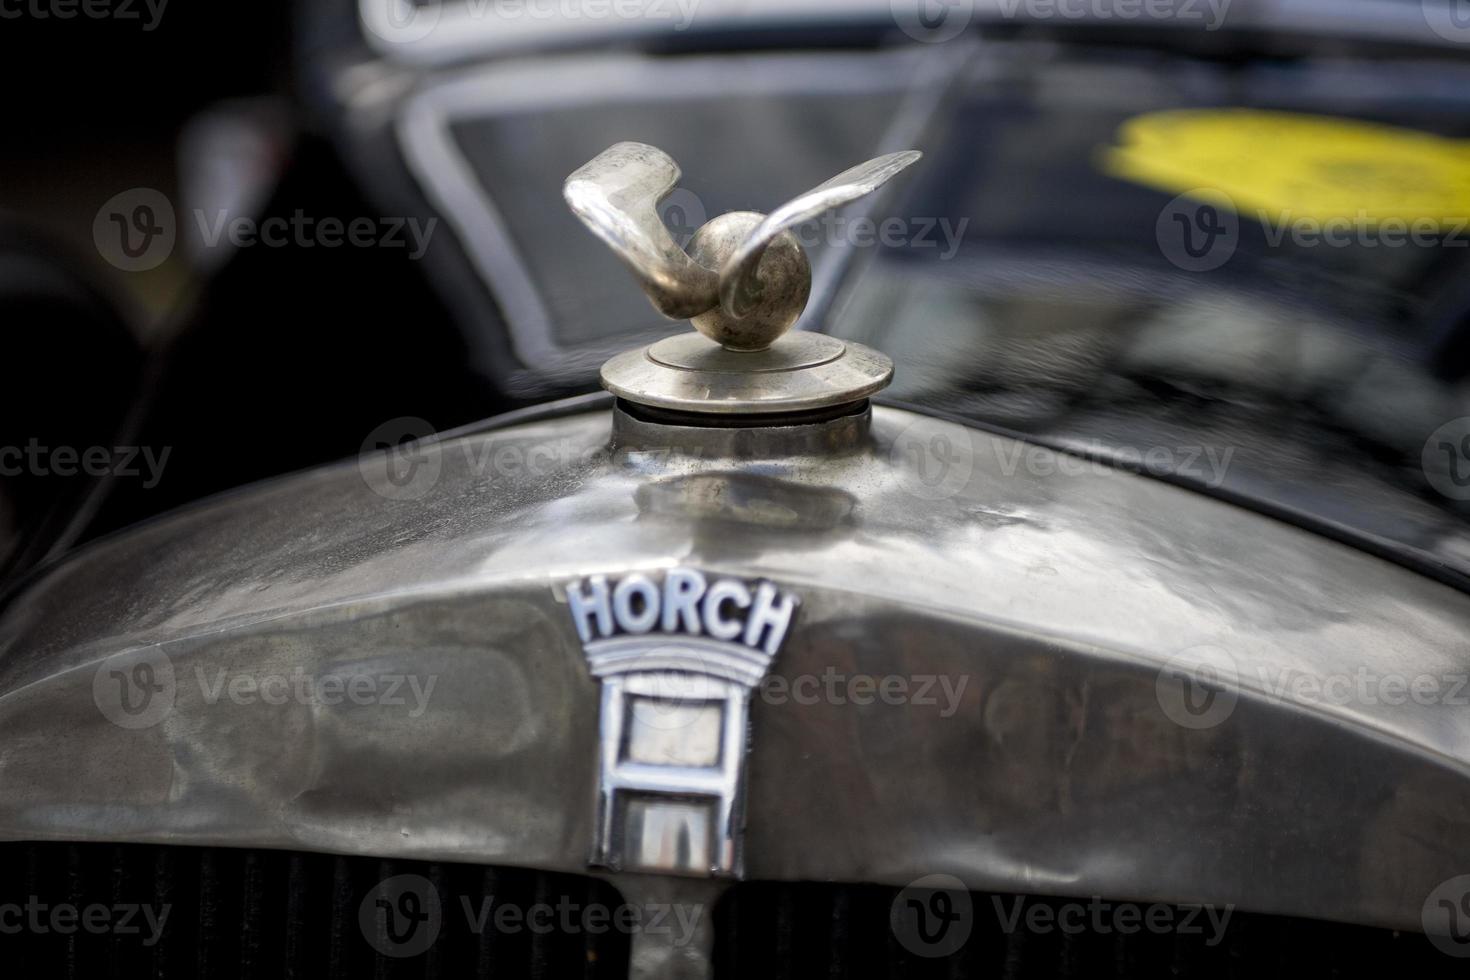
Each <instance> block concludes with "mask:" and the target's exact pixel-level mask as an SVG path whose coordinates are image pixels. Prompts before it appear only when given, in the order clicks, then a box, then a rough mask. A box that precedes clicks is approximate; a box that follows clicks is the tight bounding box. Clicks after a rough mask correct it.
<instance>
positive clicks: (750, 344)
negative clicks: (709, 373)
mask: <svg viewBox="0 0 1470 980" xmlns="http://www.w3.org/2000/svg"><path fill="white" fill-rule="evenodd" d="M765 217H766V216H765V215H763V214H760V213H759V212H756V211H731V212H730V213H729V214H722V215H720V216H719V217H718V218H714V219H712V220H711V221H709V222H708V223H706V224H705V225H704V227H702V228H700V229H699V230H698V231H697V232H695V233H694V237H693V238H692V239H691V240H690V242H689V254H690V255H691V256H692V257H693V258H694V261H696V262H698V263H699V264H700V265H702V266H704V267H705V268H706V269H712V270H718V269H722V268H724V266H725V260H726V259H728V258H729V257H730V256H731V255H733V254H734V253H735V250H736V249H737V248H739V247H740V244H741V243H742V242H743V241H745V239H746V238H748V237H749V236H750V233H751V232H752V231H754V230H755V229H756V226H757V225H759V224H760V223H761V222H762V221H763V220H765ZM756 277H757V279H758V280H759V282H760V286H761V293H760V301H759V302H758V303H757V304H756V306H755V309H753V310H751V311H750V313H749V314H747V315H746V316H743V317H741V318H739V319H738V320H737V319H735V318H734V317H732V316H730V315H729V314H727V313H726V312H725V311H724V310H723V309H721V308H720V307H719V306H718V305H716V306H715V307H714V309H712V310H709V311H707V312H705V313H701V314H699V315H698V316H696V317H692V318H691V320H690V322H691V323H693V324H694V328H695V329H696V330H698V331H699V332H700V333H702V334H704V335H705V336H706V337H708V338H709V339H710V340H713V341H715V342H716V343H718V344H721V345H723V346H724V347H726V348H728V349H730V350H765V349H766V348H767V347H769V346H771V344H772V343H774V342H775V341H776V338H778V337H780V336H781V335H782V334H783V333H785V332H786V331H787V330H790V329H791V326H792V324H794V323H796V321H797V319H798V318H799V317H800V316H801V312H802V310H804V309H806V302H807V300H808V299H809V298H810V297H811V294H812V265H811V262H809V261H807V257H806V252H805V251H803V250H802V247H801V243H800V242H798V241H797V240H796V236H795V235H793V234H792V233H791V232H789V231H785V232H782V233H781V234H780V235H779V236H777V238H776V239H775V240H774V241H772V242H771V244H770V247H768V248H767V249H766V254H765V255H764V256H763V257H762V258H761V263H760V266H759V267H758V268H757V270H756Z"/></svg>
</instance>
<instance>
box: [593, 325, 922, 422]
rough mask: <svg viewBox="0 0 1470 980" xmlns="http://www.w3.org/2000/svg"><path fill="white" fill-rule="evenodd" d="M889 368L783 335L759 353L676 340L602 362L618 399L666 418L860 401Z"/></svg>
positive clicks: (842, 349)
mask: <svg viewBox="0 0 1470 980" xmlns="http://www.w3.org/2000/svg"><path fill="white" fill-rule="evenodd" d="M892 378H893V362H892V361H890V360H889V359H888V358H887V357H885V356H883V355H882V354H880V353H879V352H877V351H875V350H873V349H872V348H871V347H865V346H863V345H862V344H859V343H855V342H853V341H841V340H837V339H836V338H834V337H829V336H827V335H825V334H815V333H795V334H787V335H786V336H785V337H782V338H781V339H780V340H778V341H776V342H775V343H774V344H772V345H771V346H770V347H768V348H766V349H765V350H762V351H731V350H727V349H725V348H723V347H720V346H719V345H718V344H716V343H714V342H713V341H711V340H707V339H705V338H704V337H703V336H701V335H699V334H682V335H680V336H677V337H670V338H668V339H667V340H663V341H660V342H659V343H657V344H654V345H652V346H651V347H648V348H646V349H644V350H634V351H628V352H627V353H625V354H619V355H618V356H617V357H614V358H613V359H612V360H610V361H608V362H607V364H605V365H604V366H603V369H602V383H603V386H604V387H606V388H607V389H608V390H609V391H611V392H613V393H614V394H616V395H618V396H619V397H621V398H626V399H627V400H629V401H632V402H637V403H638V404H640V405H649V406H652V407H654V408H663V409H668V410H671V411H683V412H695V413H717V414H748V413H772V412H801V411H809V410H814V409H819V408H825V407H828V406H832V405H843V404H846V403H848V402H852V401H856V400H859V399H863V398H866V397H868V396H869V395H872V394H874V393H876V392H878V391H881V390H882V389H883V388H885V387H887V385H888V382H889V381H890V380H891V379H892Z"/></svg>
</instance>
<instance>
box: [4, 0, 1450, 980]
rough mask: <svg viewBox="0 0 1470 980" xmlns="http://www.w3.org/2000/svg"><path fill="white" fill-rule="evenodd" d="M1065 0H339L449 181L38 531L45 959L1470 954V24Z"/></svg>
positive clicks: (305, 163) (721, 972) (32, 552)
mask: <svg viewBox="0 0 1470 980" xmlns="http://www.w3.org/2000/svg"><path fill="white" fill-rule="evenodd" d="M663 6H664V7H667V8H668V11H670V12H671V16H672V15H676V14H677V13H678V12H679V11H680V10H681V9H683V8H681V7H680V6H679V5H678V4H674V3H672V2H670V3H668V4H665V5H663ZM1035 6H1036V5H1035V4H1025V3H1022V4H1020V8H1021V9H1020V12H1019V13H1018V12H1017V10H1018V7H1017V5H1016V4H1010V5H1007V4H1005V3H1001V4H999V5H998V6H994V7H993V6H992V5H988V4H978V5H976V4H947V5H922V4H915V5H912V7H913V9H910V5H905V4H901V3H897V2H895V3H893V4H890V3H888V2H887V0H884V2H882V3H879V4H871V3H857V4H854V5H853V8H852V9H851V10H846V11H842V12H840V13H838V12H834V11H833V10H831V9H830V8H829V6H828V5H826V4H816V3H806V2H797V0H785V2H784V3H783V4H780V5H778V4H774V3H772V4H767V3H764V2H759V3H758V2H750V3H743V4H741V3H730V4H724V3H716V2H714V0H709V6H708V8H707V9H706V10H704V11H703V12H702V13H699V14H698V16H695V17H694V19H693V20H692V21H690V22H688V23H685V24H684V25H683V26H680V25H679V24H678V23H674V22H669V23H660V22H654V21H653V20H651V19H650V17H648V16H643V17H640V18H638V19H637V20H636V22H635V23H630V22H628V21H616V22H613V21H609V22H606V23H603V22H599V23H597V24H595V25H594V24H588V23H583V22H577V21H576V18H569V17H567V16H566V10H565V9H563V10H562V16H561V18H560V19H558V18H555V17H553V18H550V19H547V18H535V17H531V16H530V15H529V14H527V15H526V17H525V18H524V19H522V20H515V19H514V18H510V15H509V14H507V13H504V12H502V13H500V14H495V13H493V12H492V13H486V9H485V8H483V6H481V7H476V6H475V5H473V4H470V5H468V6H465V5H458V6H454V5H446V6H442V7H441V6H437V5H417V6H415V5H410V4H407V3H390V4H384V3H382V2H377V0H363V2H362V3H361V4H360V5H351V4H344V3H340V2H333V3H328V2H320V3H313V4H308V5H306V7H305V12H304V15H303V19H302V25H301V38H302V40H301V44H300V54H299V59H300V60H299V65H300V73H301V76H302V88H303V90H304V94H303V95H302V97H301V99H302V104H303V105H304V106H305V107H306V110H307V111H309V112H310V113H312V114H314V116H315V118H316V120H317V121H316V125H317V126H318V127H319V130H318V132H319V135H317V136H315V137H313V138H312V140H314V141H315V142H312V141H311V140H308V141H306V145H307V148H306V149H303V150H301V151H300V153H299V156H298V158H297V159H296V161H295V162H294V163H293V165H292V166H293V167H295V168H297V169H294V170H292V171H290V172H289V173H288V175H287V176H286V177H284V178H283V179H282V182H281V184H280V186H279V187H278V188H277V189H276V190H275V191H274V192H273V194H272V195H269V196H268V197H267V198H266V199H265V200H264V201H263V202H261V203H260V204H259V206H260V207H261V208H262V209H264V210H263V211H261V212H260V213H261V214H275V215H282V214H289V213H290V212H291V211H292V210H293V209H295V208H296V207H297V205H298V202H300V201H302V200H310V199H311V198H312V196H313V195H315V194H318V193H326V191H325V190H324V188H326V187H329V186H331V187H339V188H340V187H348V188H350V193H351V194H352V195H359V197H356V198H354V200H356V201H357V203H358V204H360V205H361V206H362V207H364V208H365V209H368V210H370V211H371V212H372V213H375V214H385V215H393V214H396V215H399V216H401V217H402V219H403V221H404V222H405V223H408V222H410V221H413V222H416V224H414V227H419V228H427V227H433V224H431V223H438V224H439V225H440V227H441V231H440V232H439V233H438V234H435V235H433V236H431V237H429V238H427V239H426V242H425V246H426V247H425V249H424V251H423V254H422V255H420V256H414V257H413V258H412V260H410V258H409V257H408V256H407V255H406V254H402V255H401V256H400V255H397V254H395V255H391V256H389V257H387V258H384V257H383V255H382V253H381V251H379V252H375V253H374V254H373V257H372V258H371V259H368V258H362V259H359V258H358V257H357V256H355V255H350V254H347V253H346V252H339V253H335V254H333V255H332V256H330V257H321V258H318V254H319V253H320V252H321V250H320V249H318V250H317V253H312V254H310V255H307V254H306V252H307V250H305V249H302V250H295V251H291V250H282V251H280V252H275V253H270V254H267V253H266V252H265V251H264V250H255V251H250V250H248V249H242V250H241V252H240V254H239V255H236V256H233V257H231V258H230V260H229V262H228V264H227V266H226V268H225V269H224V271H222V272H220V273H218V275H217V278H216V279H215V280H214V281H213V283H212V285H211V287H210V291H209V292H208V293H207V294H206V295H205V296H204V297H203V298H202V299H201V300H200V301H199V303H198V305H197V306H196V307H195V310H194V312H193V313H192V314H191V316H192V321H191V323H189V324H188V325H186V328H185V329H184V330H183V331H182V333H181V339H180V340H179V341H178V342H177V344H176V345H175V347H174V348H173V349H172V350H171V351H170V354H169V359H168V369H167V370H166V371H164V372H162V373H161V374H160V375H157V376H155V377H154V378H153V380H152V382H151V383H153V384H154V385H155V386H156V389H157V391H156V393H155V396H154V398H153V400H152V402H151V404H150V407H149V408H148V409H147V410H146V411H144V412H143V413H142V414H141V417H140V419H139V420H138V421H136V428H135V429H134V435H135V439H136V440H137V444H138V445H140V446H155V447H156V446H164V445H166V446H168V447H170V448H171V449H172V450H173V451H174V457H173V458H174V460H175V462H174V463H173V465H174V467H175V468H176V471H182V472H176V473H175V478H174V482H164V483H162V484H160V488H159V489H157V490H156V491H155V489H154V488H152V487H150V488H148V492H145V491H144V490H143V489H141V488H140V487H139V486H138V485H136V484H127V483H125V482H122V481H114V485H112V486H109V487H106V488H105V492H101V493H98V494H96V495H92V496H89V497H88V498H87V499H88V503H87V504H86V506H84V507H81V508H79V509H78V510H77V513H80V514H81V515H82V517H80V518H76V517H73V518H72V519H71V522H70V524H69V525H68V526H69V528H70V530H69V531H67V532H66V533H64V534H54V533H52V532H50V531H44V530H37V529H36V528H40V527H42V525H43V524H44V525H45V527H51V526H52V524H51V522H49V521H48V522H38V523H37V524H36V526H35V527H30V534H31V537H30V538H25V537H22V538H20V539H19V540H20V541H21V543H22V545H23V547H20V546H18V547H17V548H16V549H15V550H14V551H13V552H12V553H11V554H10V557H9V559H8V560H9V561H10V565H9V566H8V573H9V574H10V580H9V588H8V591H6V592H5V594H4V597H3V602H4V604H3V606H0V733H3V737H0V840H3V841H4V843H0V853H3V854H4V857H5V866H6V874H5V875H3V876H0V952H3V953H5V955H6V959H7V960H8V961H9V962H10V963H13V964H17V965H18V966H16V967H15V968H16V969H19V970H20V971H21V972H20V973H16V974H11V975H25V976H61V975H67V976H86V977H93V976H123V977H131V976H170V977H171V976H181V977H194V976H199V977H227V976H228V977H234V976H242V977H276V976H298V977H328V976H331V977H352V978H357V977H366V976H394V977H397V976H405V977H407V976H413V977H428V976H433V977H454V978H459V977H468V976H493V977H517V978H519V977H547V978H558V980H559V978H563V977H599V978H601V977H607V978H621V977H632V978H637V980H642V978H663V977H668V978H706V977H721V978H746V977H765V976H771V977H801V978H806V977H816V976H827V977H892V976H903V977H910V976H912V977H1051V976H1068V977H1088V978H1095V977H1120V978H1122V977H1126V978H1146V977H1238V976H1278V975H1279V976H1290V977H1294V978H1296V977H1337V976H1342V977H1348V976H1357V975H1370V972H1369V971H1371V975H1379V976H1407V977H1431V976H1452V975H1453V976H1460V975H1463V973H1464V971H1465V969H1466V963H1467V957H1470V684H1467V680H1470V595H1467V587H1470V532H1467V524H1466V517H1467V511H1466V503H1465V502H1466V501H1467V500H1470V399H1467V397H1466V391H1467V388H1466V385H1465V375H1466V372H1467V370H1470V360H1467V358H1466V352H1467V351H1470V342H1467V337H1470V333H1467V325H1470V291H1467V289H1466V288H1465V282H1466V281H1467V280H1466V278H1465V273H1466V271H1467V268H1470V266H1467V263H1466V258H1465V255H1466V253H1465V252H1464V251H1462V250H1457V249H1459V248H1461V247H1462V246H1464V245H1465V243H1466V238H1465V236H1464V235H1463V232H1464V230H1465V228H1464V225H1463V224H1461V225H1460V226H1458V227H1456V226H1455V223H1454V222H1455V220H1456V218H1455V216H1456V215H1457V214H1470V164H1467V162H1466V161H1470V153H1467V151H1466V149H1465V148H1464V144H1463V143H1462V142H1461V141H1460V138H1461V137H1463V136H1465V135H1466V133H1470V85H1467V84H1466V83H1467V82H1470V67H1467V66H1466V65H1465V64H1464V63H1463V60H1462V59H1463V56H1462V55H1460V54H1459V52H1458V51H1457V50H1455V49H1454V47H1453V45H1455V44H1463V43H1464V41H1466V40H1470V26H1465V27H1464V29H1463V30H1461V29H1460V27H1459V21H1457V20H1454V19H1453V17H1452V16H1450V17H1449V19H1440V18H1439V8H1434V7H1426V8H1424V9H1423V10H1421V9H1419V6H1418V5H1403V4H1384V5H1382V7H1381V8H1379V7H1376V6H1374V5H1372V4H1369V5H1367V6H1370V7H1373V13H1372V16H1368V15H1367V14H1364V13H1363V12H1362V11H1361V10H1356V11H1355V12H1350V13H1346V14H1341V15H1329V14H1327V13H1321V16H1320V18H1319V19H1318V20H1316V21H1313V22H1312V23H1310V24H1308V23H1299V22H1296V21H1293V20H1292V17H1291V16H1290V14H1291V11H1292V10H1293V5H1290V4H1282V5H1280V6H1277V5H1274V4H1253V5H1250V7H1249V8H1246V9H1242V10H1240V11H1236V12H1234V13H1233V14H1232V15H1231V16H1230V17H1229V18H1228V19H1223V20H1222V21H1221V22H1219V23H1215V24H1214V26H1213V27H1209V26H1208V25H1205V27H1207V28H1208V29H1205V28H1200V29H1197V30H1196V29H1194V27H1192V26H1191V21H1190V19H1189V17H1190V13H1189V12H1190V11H1194V12H1195V13H1197V14H1199V15H1200V16H1202V17H1204V16H1208V15H1209V14H1210V13H1211V11H1214V12H1216V13H1221V12H1220V11H1216V10H1215V8H1214V7H1212V6H1211V5H1209V4H1205V3H1199V4H1190V3H1171V4H1167V5H1164V6H1165V7H1167V11H1166V13H1167V16H1164V14H1159V15H1158V16H1159V18H1160V20H1159V22H1157V23H1154V22H1150V23H1147V24H1138V23H1135V22H1133V21H1131V20H1129V21H1127V22H1125V23H1123V24H1121V25H1119V24H1115V23H1110V22H1109V18H1110V17H1113V16H1115V15H1116V12H1117V11H1118V10H1122V9H1123V7H1121V6H1115V5H1112V4H1102V5H1100V6H1099V5H1093V6H1092V7H1090V8H1088V10H1084V11H1083V12H1082V13H1081V14H1079V15H1077V16H1075V17H1072V16H1070V15H1064V14H1057V13H1056V11H1057V10H1066V9H1071V8H1069V7H1067V5H1066V4H1065V3H1064V2H1059V3H1058V4H1057V5H1053V6H1052V7H1048V8H1047V9H1048V10H1050V11H1051V13H1046V12H1045V11H1039V10H1033V9H1031V8H1032V7H1035ZM1242 6H1243V5H1242ZM961 8H962V9H963V12H964V13H965V15H966V16H965V17H964V21H965V23H964V24H962V25H961V27H962V28H963V29H962V30H953V31H951V30H950V28H949V24H948V23H947V21H946V18H947V17H949V18H952V17H954V16H956V10H958V9H961ZM1408 8H1412V9H1408ZM578 9H581V8H580V7H579V8H578ZM1077 9H1081V8H1080V7H1078V8H1077ZM1149 9H1154V8H1149ZM477 11H478V12H477ZM1109 11H1113V12H1114V13H1113V14H1109V13H1108V12H1109ZM1452 13H1453V12H1451V14H1452ZM1221 16H1222V18H1223V16H1224V15H1223V13H1221ZM1416 18H1417V19H1416ZM1435 25H1438V26H1437V27H1436V26H1435ZM1195 26H1198V25H1195ZM635 28H636V29H635ZM686 28H687V29H686ZM1370 28H1371V30H1370ZM1457 31H1458V33H1457ZM1462 35H1463V36H1462ZM529 53H535V54H536V55H537V57H534V58H532V57H529V56H528V54H529ZM1457 59H1460V60H1457ZM1162 80H1168V82H1169V85H1170V87H1168V88H1165V87H1162ZM1375 86H1376V87H1375ZM666 151H667V152H666ZM676 159H677V160H678V161H679V163H676V162H675V160H676ZM324 160H329V161H330V163H329V164H328V163H323V161H324ZM864 160H866V162H860V161H864ZM680 164H683V165H684V168H685V169H686V170H687V175H686V174H685V173H684V172H682V171H681V167H680ZM303 173H304V174H305V176H303ZM833 173H836V174H837V176H835V177H832V176H830V175H831V174H833ZM802 187H813V189H812V190H809V191H805V192H799V190H800V188H802ZM334 193H338V192H334ZM340 193H342V194H347V193H348V192H345V191H344V192H340ZM345 199H346V198H343V197H339V198H336V199H335V200H337V201H338V203H339V205H340V203H341V201H343V200H345ZM783 199H786V200H787V203H785V204H778V203H777V202H778V201H780V200H783ZM1344 202H1348V203H1344ZM1349 204H1350V205H1351V207H1349ZM752 208H761V209H763V210H761V211H755V210H751V209H752ZM1458 208H1464V209H1465V210H1459V211H1457V209H1458ZM1343 215H1356V216H1357V217H1356V218H1355V219H1354V220H1355V221H1356V223H1351V222H1350V223H1348V224H1344V225H1343V226H1342V232H1343V234H1344V235H1345V236H1346V238H1345V239H1344V241H1345V242H1346V244H1345V245H1343V246H1342V247H1338V246H1335V245H1332V244H1330V242H1329V239H1328V237H1327V236H1328V232H1329V231H1330V230H1331V229H1332V227H1333V224H1332V223H1333V221H1334V220H1336V219H1337V218H1338V217H1341V216H1343ZM1302 217H1307V218H1310V219H1311V220H1312V221H1314V222H1315V223H1316V224H1315V228H1316V232H1317V234H1318V239H1317V240H1316V244H1312V243H1311V241H1310V235H1309V234H1308V233H1307V232H1306V231H1304V230H1303V228H1302V227H1301V225H1300V222H1299V220H1298V219H1300V218H1302ZM124 218H125V220H124V221H123V222H121V224H122V225H126V223H127V221H126V215H125V216H124ZM1400 219H1402V223H1403V225H1404V230H1403V235H1404V236H1406V237H1405V241H1404V243H1403V245H1402V247H1397V246H1393V245H1392V244H1390V241H1389V237H1388V236H1390V235H1391V234H1392V223H1393V222H1394V221H1395V220H1400ZM1416 221H1419V222H1421V224H1420V225H1416V224H1415V222H1416ZM1423 222H1427V224H1424V223H1423ZM1416 228H1417V231H1416ZM1415 235H1419V237H1417V238H1415V237H1413V236H1415ZM1457 243H1458V244H1457ZM1375 249H1376V251H1375ZM400 257H401V258H402V261H398V259H399V258H400ZM303 263H305V264H303ZM310 263H320V264H310ZM629 273H631V276H630V275H629ZM311 282H317V286H318V288H315V289H312V290H303V291H302V292H301V294H300V295H301V297H302V298H301V299H300V300H299V305H294V306H293V305H292V304H294V303H296V302H297V301H296V300H293V299H291V298H290V297H291V296H294V295H297V294H296V293H293V292H290V291H288V290H287V289H286V287H285V286H281V287H280V288H279V289H278V288H277V286H278V285H279V284H290V285H292V286H294V287H300V286H302V285H303V284H308V283H311ZM390 293H394V294H396V295H397V298H396V299H394V298H392V297H390V296H389V294H390ZM334 297H335V298H334ZM329 298H332V301H333V302H334V303H335V302H338V301H340V303H341V304H342V309H345V310H346V311H347V315H345V316H339V315H337V313H340V312H341V311H340V310H338V311H337V313H333V312H332V309H331V308H329V307H327V306H317V305H313V304H316V303H318V302H325V301H326V299H329ZM650 303H651V304H652V307H653V309H652V310H650V308H649V304H650ZM273 304H274V305H273ZM375 304H381V310H380V311H379V312H378V313H375V312H374V309H373V307H374V305H375ZM683 320H689V321H690V323H689V324H683V323H680V322H678V321H683ZM307 323H309V324H310V327H311V331H312V332H311V333H310V334H309V335H308V334H307V333H306V332H304V331H305V328H304V327H303V324H307ZM318 327H319V329H318ZM359 329H360V330H361V332H362V336H361V337H360V338H358V337H355V336H354V331H357V330H359ZM293 331H295V332H294V333H293ZM594 388H600V389H605V390H593V389H594ZM496 410H502V411H501V412H500V414H494V412H495V411H496ZM395 412H396V413H397V414H393V413H395ZM487 415H488V416H490V417H488V419H486V420H485V421H473V419H475V418H477V417H482V416H487ZM385 418H386V419H388V420H387V421H384V419H385ZM428 418H433V419H434V420H435V421H434V422H433V423H432V424H431V423H430V422H429V421H427V419H428ZM436 429H439V430H442V431H435V430H436ZM297 433H300V434H299V435H298V434H297ZM339 437H342V438H339ZM343 438H346V439H348V440H350V441H348V442H346V443H344V442H343V441H342V439H343ZM358 441H360V442H361V450H360V451H358V452H356V453H355V454H354V453H353V450H354V448H355V445H356V443H357V442H358ZM324 457H326V458H324ZM341 457H346V458H341ZM330 458H337V459H338V461H336V462H332V461H329V459H330ZM291 470H294V472H288V471H291ZM251 481H255V482H251ZM215 491H221V492H215ZM4 499H5V498H4V497H3V496H0V501H3V500H4ZM15 499H17V500H21V499H23V498H21V497H19V496H17V497H16V498H15ZM27 499H28V498H27ZM16 513H22V511H20V510H17V511H16ZM140 519H141V522H139V523H134V522H136V521H140ZM28 527H29V526H28ZM78 542H79V543H78ZM17 556H30V557H29V558H27V559H25V560H22V558H21V557H17ZM10 969H12V967H9V966H7V967H6V970H7V972H8V971H9V970H10Z"/></svg>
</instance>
